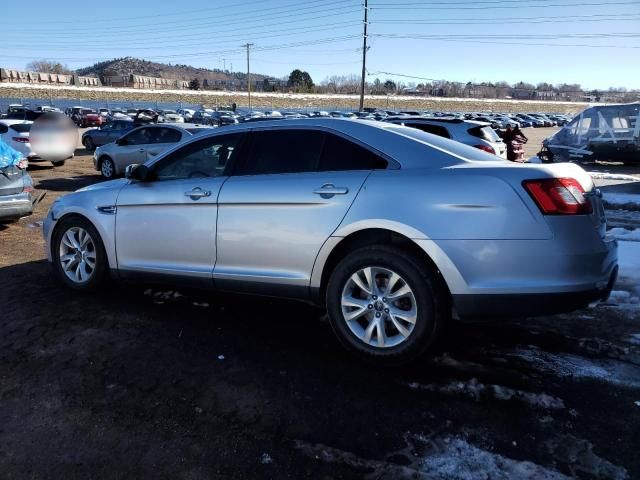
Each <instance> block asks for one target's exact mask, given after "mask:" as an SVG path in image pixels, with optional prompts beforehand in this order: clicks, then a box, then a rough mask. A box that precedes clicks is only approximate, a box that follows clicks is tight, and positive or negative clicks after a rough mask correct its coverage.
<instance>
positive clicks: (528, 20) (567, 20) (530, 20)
mask: <svg viewBox="0 0 640 480" xmlns="http://www.w3.org/2000/svg"><path fill="white" fill-rule="evenodd" d="M583 17H588V18H583ZM639 20H640V17H639V16H633V15H627V16H625V17H619V16H617V17H615V18H612V17H611V16H607V15H603V16H601V15H576V16H567V17H562V18H557V17H520V18H518V17H511V18H504V17H503V18H480V19H478V18H476V19H471V18H469V19H466V18H462V19H438V20H420V19H411V18H409V19H402V18H394V19H388V20H373V21H371V22H370V23H372V24H374V23H375V24H388V25H493V24H495V23H496V22H500V21H508V22H509V23H510V24H511V23H525V24H538V23H563V24H565V25H566V24H571V23H581V22H601V21H607V22H620V21H634V22H637V21H639Z"/></svg>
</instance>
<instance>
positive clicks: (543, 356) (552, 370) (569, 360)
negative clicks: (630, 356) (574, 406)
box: [499, 347, 640, 388]
mask: <svg viewBox="0 0 640 480" xmlns="http://www.w3.org/2000/svg"><path fill="white" fill-rule="evenodd" d="M499 355H501V356H506V357H510V358H516V359H519V360H523V361H525V362H526V363H528V364H529V365H530V366H531V367H532V368H534V369H536V370H539V371H541V372H544V373H546V374H553V375H556V376H559V377H566V378H576V379H589V380H598V381H601V382H605V383H611V384H614V385H618V386H621V387H628V388H640V368H639V367H637V366H635V365H631V364H626V363H621V362H617V361H614V360H606V359H599V360H589V359H586V358H583V357H579V356H577V355H572V354H569V353H550V352H545V351H544V350H540V349H538V348H536V347H528V348H516V349H514V350H511V351H507V352H500V353H499Z"/></svg>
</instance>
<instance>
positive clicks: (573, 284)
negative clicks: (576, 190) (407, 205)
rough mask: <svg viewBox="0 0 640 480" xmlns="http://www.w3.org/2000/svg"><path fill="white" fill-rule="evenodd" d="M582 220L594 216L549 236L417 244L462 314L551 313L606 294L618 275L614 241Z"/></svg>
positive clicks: (571, 308)
mask: <svg viewBox="0 0 640 480" xmlns="http://www.w3.org/2000/svg"><path fill="white" fill-rule="evenodd" d="M564 221H565V223H566V222H569V224H571V223H572V222H570V221H568V220H567V219H564ZM580 222H582V223H585V222H590V220H589V219H588V218H586V217H585V218H583V219H576V220H575V222H573V223H575V225H573V226H574V227H576V228H571V229H566V231H565V233H564V234H562V233H561V232H559V233H558V234H557V235H555V236H554V238H552V239H547V240H515V241H514V240H511V241H509V240H466V241H465V240H441V241H425V240H417V241H416V243H418V245H420V246H421V247H422V248H423V250H425V252H426V253H427V254H428V255H429V256H430V257H431V258H432V259H433V261H434V262H435V263H436V265H437V266H438V270H439V271H440V272H441V274H442V276H443V278H444V280H445V282H446V284H447V286H448V288H449V291H450V293H451V296H452V300H453V307H454V310H455V313H456V314H457V315H458V317H460V318H461V319H466V318H471V319H474V318H486V317H526V316H536V315H548V314H554V313H562V312H567V311H571V310H576V309H579V308H582V307H584V306H586V305H587V304H589V303H591V302H593V301H596V300H599V299H602V298H606V297H607V296H608V294H609V292H610V290H611V288H612V287H613V284H614V282H615V280H616V277H617V271H618V258H617V257H618V255H617V250H618V246H617V242H616V240H615V239H614V238H612V237H609V236H607V237H605V238H600V236H599V234H598V231H597V230H595V229H594V228H593V227H590V228H577V227H579V223H580ZM434 245H435V246H437V248H434Z"/></svg>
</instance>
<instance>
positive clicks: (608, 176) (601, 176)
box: [589, 172, 640, 182]
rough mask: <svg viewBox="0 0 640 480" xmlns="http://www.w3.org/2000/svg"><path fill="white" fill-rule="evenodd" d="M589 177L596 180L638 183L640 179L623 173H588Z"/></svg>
mask: <svg viewBox="0 0 640 480" xmlns="http://www.w3.org/2000/svg"><path fill="white" fill-rule="evenodd" d="M589 176H590V177H591V178H593V179H598V180H624V181H628V182H640V177H634V176H633V175H626V174H624V173H608V172H589Z"/></svg>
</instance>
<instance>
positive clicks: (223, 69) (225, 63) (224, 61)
mask: <svg viewBox="0 0 640 480" xmlns="http://www.w3.org/2000/svg"><path fill="white" fill-rule="evenodd" d="M222 71H223V72H226V71H227V59H226V58H223V59H222Z"/></svg>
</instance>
